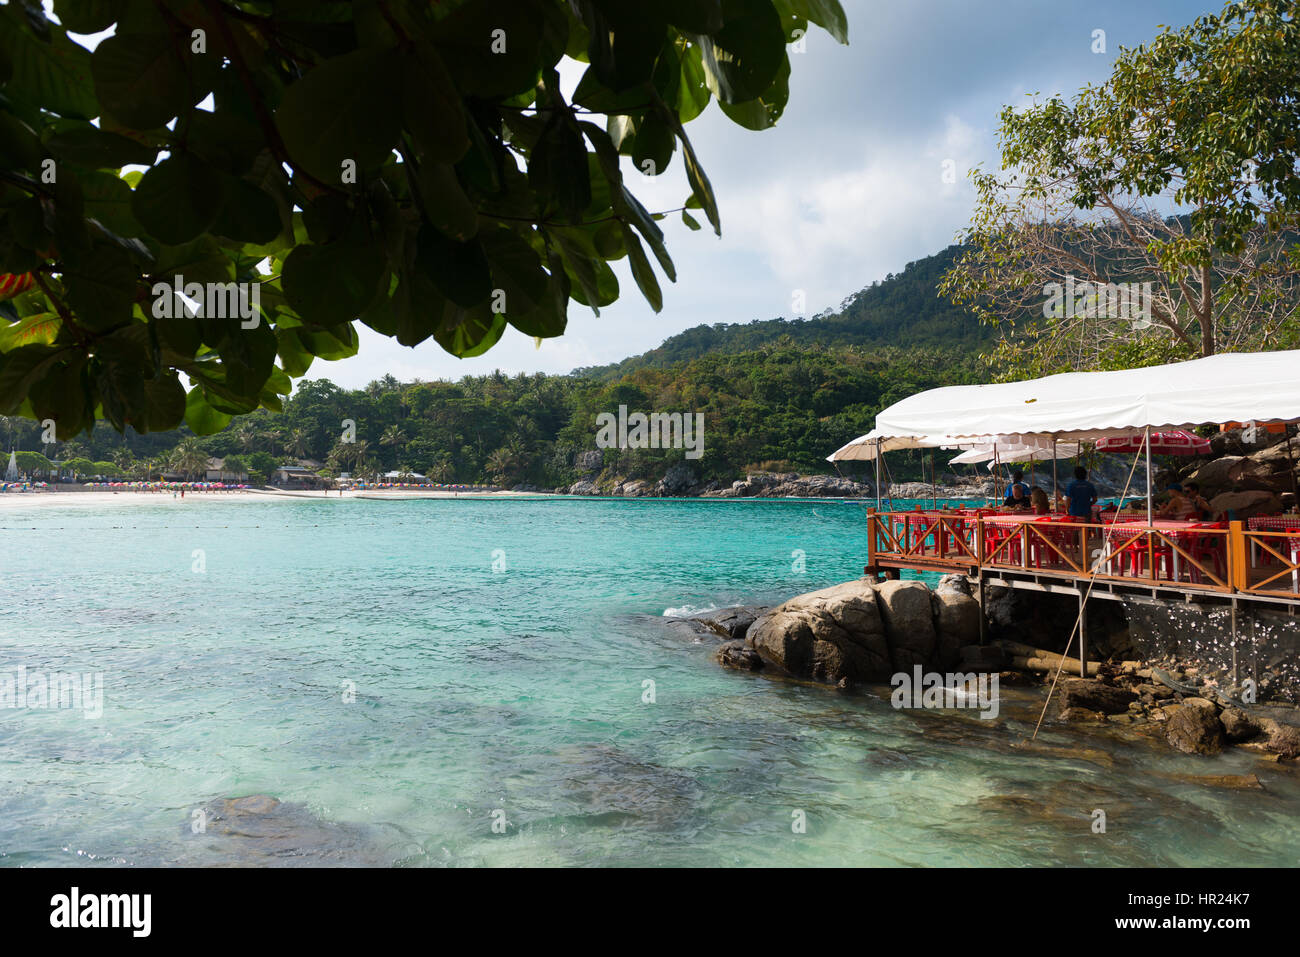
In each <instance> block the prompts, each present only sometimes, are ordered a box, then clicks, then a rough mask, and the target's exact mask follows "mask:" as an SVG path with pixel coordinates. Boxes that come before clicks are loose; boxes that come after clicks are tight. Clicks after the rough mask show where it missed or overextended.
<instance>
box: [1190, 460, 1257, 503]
mask: <svg viewBox="0 0 1300 957" xmlns="http://www.w3.org/2000/svg"><path fill="white" fill-rule="evenodd" d="M1244 461H1246V459H1245V458H1244V457H1243V456H1240V455H1225V456H1223V457H1222V458H1218V459H1214V460H1213V461H1210V462H1206V463H1205V464H1204V465H1202V466H1201V467H1200V468H1199V469H1197V470H1196V471H1195V472H1193V473H1192V474H1191V476H1189V478H1190V479H1191V480H1192V481H1195V482H1197V483H1199V484H1200V486H1201V494H1202V495H1206V496H1213V495H1217V494H1218V493H1219V492H1221V491H1223V490H1224V489H1228V488H1231V487H1232V485H1233V483H1234V482H1235V481H1236V476H1235V475H1234V474H1233V470H1234V469H1236V468H1237V466H1239V465H1240V464H1241V463H1242V462H1244Z"/></svg>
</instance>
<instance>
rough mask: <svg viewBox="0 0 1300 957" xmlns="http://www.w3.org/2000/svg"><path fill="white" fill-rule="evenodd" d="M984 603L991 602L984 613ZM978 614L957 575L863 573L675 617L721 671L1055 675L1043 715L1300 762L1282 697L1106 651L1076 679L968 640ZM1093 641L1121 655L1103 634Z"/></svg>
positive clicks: (1047, 660)
mask: <svg viewBox="0 0 1300 957" xmlns="http://www.w3.org/2000/svg"><path fill="white" fill-rule="evenodd" d="M1019 597H1022V598H1023V596H1019ZM1002 610H1003V611H1005V609H1002ZM995 611H996V609H995V608H994V607H992V603H991V607H990V609H989V612H990V614H993V613H994V612H995ZM982 614H984V612H983V610H981V608H980V605H979V603H978V602H977V601H976V600H975V598H974V597H973V596H972V595H971V590H970V585H969V583H968V582H967V581H966V580H965V579H964V578H962V577H960V576H947V577H945V578H944V579H943V580H942V581H941V582H940V583H939V586H938V587H936V588H935V589H934V590H933V591H932V590H931V589H930V588H929V587H928V586H927V585H925V584H924V583H923V582H919V581H885V582H877V581H874V580H871V579H867V578H863V579H858V580H856V581H849V582H844V583H842V584H839V585H834V586H832V587H830V588H824V589H821V590H819V591H814V592H810V593H808V594H804V595H798V596H795V597H794V598H791V599H789V600H788V601H786V602H784V603H782V604H781V605H778V606H776V607H774V608H768V607H762V606H737V607H733V608H724V609H720V610H717V611H710V612H701V613H697V614H694V615H690V616H687V617H685V618H681V619H675V620H674V623H675V625H676V626H677V627H679V628H685V629H688V630H689V632H690V633H691V634H692V635H693V636H694V637H695V638H696V639H697V640H701V641H715V642H716V643H717V647H716V649H715V651H714V658H715V659H716V660H717V661H718V662H719V663H720V664H722V665H723V666H725V667H728V668H733V669H736V670H740V671H748V672H757V673H760V674H762V675H764V676H767V677H773V678H777V679H787V680H788V679H793V680H800V681H808V682H813V683H817V684H823V685H826V686H828V687H833V688H836V689H838V690H839V691H841V692H853V691H855V690H863V691H867V692H868V693H873V692H874V693H880V694H882V696H885V697H888V696H889V691H888V690H887V689H888V687H889V686H891V685H892V684H894V683H896V682H897V680H898V679H897V677H896V676H898V675H907V674H910V673H912V672H913V671H914V670H915V669H921V670H923V671H925V672H927V673H936V674H941V675H942V674H947V675H954V674H955V677H956V678H957V679H960V680H961V681H962V682H963V683H964V684H966V685H968V686H969V687H970V689H971V692H972V693H973V692H974V688H975V682H976V679H977V677H978V676H980V675H983V676H985V677H986V678H987V677H988V676H990V675H992V674H996V675H997V676H998V681H999V684H1000V685H1005V686H1012V685H1014V686H1017V687H1027V688H1034V687H1038V688H1041V689H1042V691H1043V694H1044V698H1046V697H1047V693H1048V690H1049V688H1050V687H1051V685H1052V684H1053V681H1054V679H1055V678H1058V677H1059V679H1060V680H1059V683H1057V685H1056V687H1055V690H1054V692H1053V693H1052V701H1051V704H1050V706H1049V709H1048V712H1047V720H1048V721H1050V722H1054V723H1069V724H1072V725H1076V726H1080V727H1082V728H1088V727H1090V726H1091V727H1095V728H1097V729H1098V731H1099V732H1104V731H1110V732H1116V733H1121V734H1123V735H1124V736H1126V737H1141V738H1146V739H1149V740H1151V741H1155V742H1161V743H1163V744H1165V745H1167V746H1168V747H1170V748H1173V749H1174V750H1177V751H1180V752H1183V753H1185V754H1196V755H1215V754H1219V753H1221V752H1224V751H1226V750H1227V749H1229V748H1240V749H1244V750H1246V751H1249V752H1252V753H1254V754H1255V755H1256V756H1258V757H1260V758H1261V759H1263V760H1267V761H1274V762H1284V763H1288V764H1292V765H1295V766H1297V767H1300V710H1298V709H1297V708H1296V707H1295V706H1294V705H1293V704H1290V703H1288V702H1286V701H1285V699H1282V698H1278V699H1277V700H1276V701H1273V702H1268V703H1266V704H1263V705H1255V704H1249V705H1248V704H1244V703H1242V702H1241V701H1239V700H1235V699H1234V698H1232V697H1230V695H1231V694H1232V693H1233V692H1237V691H1239V690H1240V689H1232V688H1228V689H1226V690H1221V683H1220V682H1219V681H1218V680H1217V679H1216V678H1215V677H1214V676H1213V675H1212V674H1209V673H1202V668H1201V667H1200V666H1199V665H1198V664H1195V663H1192V662H1189V661H1186V660H1178V659H1173V658H1161V659H1158V660H1150V661H1140V660H1133V659H1123V660H1121V659H1118V658H1115V657H1113V656H1112V657H1111V658H1110V659H1108V660H1105V661H1102V662H1091V661H1090V663H1089V668H1088V669H1086V670H1087V676H1082V675H1081V672H1082V671H1083V670H1084V669H1082V668H1081V667H1080V666H1079V663H1078V661H1077V659H1070V658H1065V659H1063V660H1062V659H1061V657H1060V656H1059V655H1056V654H1054V653H1053V652H1051V651H1047V650H1039V649H1036V648H1030V647H1028V646H1025V645H1022V644H1020V643H1018V642H1016V641H1012V640H1009V639H995V640H994V641H993V642H990V643H988V644H984V645H981V644H979V640H980V617H981V615H982ZM1043 617H1044V618H1047V619H1050V617H1051V616H1050V614H1047V615H1045V616H1043ZM1098 644H1099V645H1100V647H1101V648H1102V649H1106V648H1107V647H1109V648H1110V649H1112V650H1122V651H1127V652H1131V647H1127V646H1125V643H1124V641H1123V640H1122V639H1117V638H1115V637H1114V636H1109V640H1108V639H1107V638H1102V639H1101V640H1100V641H1099V642H1098ZM1101 653H1102V654H1105V653H1106V652H1105V651H1104V650H1103V651H1102V652H1101ZM1058 668H1060V669H1062V670H1063V671H1064V673H1063V674H1059V673H1058V672H1057V669H1058ZM1071 671H1073V673H1074V674H1073V676H1072V675H1071V674H1070V672H1071ZM880 686H885V689H884V690H881V689H880Z"/></svg>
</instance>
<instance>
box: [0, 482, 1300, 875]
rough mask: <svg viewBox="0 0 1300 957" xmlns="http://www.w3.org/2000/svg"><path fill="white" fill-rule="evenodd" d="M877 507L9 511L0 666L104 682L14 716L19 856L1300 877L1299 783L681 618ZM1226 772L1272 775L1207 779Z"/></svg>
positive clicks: (1028, 703) (753, 587)
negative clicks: (762, 671) (740, 650)
mask: <svg viewBox="0 0 1300 957" xmlns="http://www.w3.org/2000/svg"><path fill="white" fill-rule="evenodd" d="M864 515H865V508H864V506H863V505H862V504H860V503H842V502H825V501H823V502H801V501H754V500H748V501H726V500H723V501H718V500H714V501H701V500H685V501H671V500H657V501H638V500H629V501H623V500H608V499H606V500H601V499H594V500H593V499H583V500H568V499H536V500H524V499H519V500H494V501H483V500H465V499H459V500H451V501H445V500H444V501H432V500H421V501H404V502H380V501H364V500H344V501H340V500H316V501H312V500H294V501H272V502H251V503H250V502H239V503H232V502H229V501H226V502H222V501H221V500H219V499H214V500H202V499H195V498H194V497H191V498H189V499H187V500H186V501H185V502H184V503H179V502H176V501H173V500H166V501H162V502H158V503H150V504H139V505H131V506H126V507H120V508H111V509H101V510H92V509H89V508H86V507H66V508H64V507H58V508H52V507H42V508H39V509H37V508H30V509H26V508H21V507H20V508H11V509H6V510H5V511H3V512H0V582H2V583H3V588H4V595H5V600H4V601H3V603H0V672H3V671H4V670H5V669H16V668H17V667H19V666H26V667H27V668H28V669H29V671H34V670H40V669H44V670H46V671H54V670H62V671H77V672H102V673H103V675H104V682H105V684H104V689H105V690H104V713H103V716H102V718H100V719H99V720H86V719H84V718H83V717H82V716H81V715H80V714H78V713H74V712H72V711H68V710H61V711H56V710H0V776H2V778H3V781H4V786H3V789H2V790H0V863H3V864H6V865H10V866H15V865H31V864H53V865H58V864H85V863H88V862H98V863H103V864H108V865H114V864H171V863H176V864H186V865H200V864H262V863H283V864H294V863H305V864H353V863H355V864H398V865H404V866H427V865H444V864H445V865H465V864H489V865H526V864H580V865H592V864H620V865H650V866H662V865H758V864H835V865H846V864H884V865H890V864H924V865H963V864H994V865H997V864H1052V863H1065V864H1097V865H1158V866H1163V865H1252V864H1282V865H1294V864H1295V863H1296V862H1297V859H1298V858H1300V815H1298V814H1297V811H1298V810H1300V772H1297V771H1296V770H1294V769H1292V770H1287V769H1284V768H1278V767H1277V766H1275V765H1267V764H1265V763H1263V762H1260V761H1258V760H1256V759H1255V758H1253V757H1251V756H1249V755H1246V754H1243V753H1234V754H1230V755H1226V756H1224V757H1221V758H1218V759H1206V758H1192V757H1183V756H1180V755H1176V754H1173V753H1172V752H1169V751H1167V750H1165V749H1164V748H1163V747H1161V748H1155V747H1152V746H1150V745H1148V744H1145V743H1142V742H1125V741H1120V740H1118V739H1116V740H1107V739H1104V738H1099V737H1097V736H1096V735H1089V734H1085V733H1081V732H1078V731H1075V730H1073V729H1067V728H1062V727H1059V726H1056V727H1051V728H1050V729H1049V730H1048V732H1047V733H1046V734H1045V735H1042V736H1040V742H1043V744H1044V745H1045V747H1044V748H1041V749H1039V750H1038V751H1035V752H1029V751H1026V750H1025V749H1023V748H1021V747H1019V746H1018V745H1019V743H1020V742H1021V741H1022V740H1023V738H1025V737H1026V736H1027V733H1028V731H1029V729H1030V728H1032V723H1033V721H1034V719H1035V718H1036V716H1037V705H1036V702H1037V700H1038V699H1037V698H1036V697H1035V696H1034V695H1033V694H1031V693H1030V692H1018V691H1016V690H1015V689H1007V688H1004V689H1003V703H1002V715H1001V717H1000V719H999V720H998V721H995V722H988V721H979V720H975V719H974V717H973V713H969V712H968V713H961V714H958V713H952V712H949V713H946V714H936V713H933V712H928V713H922V712H907V711H895V710H893V709H892V708H891V707H890V706H889V703H888V701H887V700H882V699H881V698H880V697H879V696H878V694H879V692H880V690H881V689H877V693H876V694H870V693H868V694H859V695H844V694H841V693H838V692H835V691H832V690H827V689H824V688H818V687H809V686H804V685H799V684H792V683H783V682H777V681H772V680H768V679H765V678H763V677H760V676H754V675H749V674H740V673H736V672H731V671H727V670H724V669H722V668H721V667H719V666H718V665H716V664H715V663H714V662H713V661H712V659H711V654H712V651H713V647H714V645H713V643H712V642H699V643H697V642H693V641H691V640H690V639H689V638H684V637H683V636H682V634H681V631H682V630H680V629H672V628H670V627H666V626H665V619H664V612H665V611H666V610H669V609H675V610H678V611H683V610H691V609H704V608H710V607H721V606H725V605H731V604H737V603H753V602H763V603H774V602H777V601H780V600H782V599H784V598H786V597H789V596H791V595H794V594H797V593H800V592H803V591H808V590H810V589H813V588H818V587H822V586H825V585H829V584H832V583H835V582H839V581H843V580H845V579H848V578H852V577H856V576H857V575H859V574H860V573H861V567H862V563H863V551H864V542H863V530H864ZM494 553H495V554H494ZM799 553H802V556H803V561H802V563H799V562H798V558H799ZM494 561H495V563H496V565H497V569H498V570H494ZM503 561H504V566H505V567H504V570H500V569H501V565H502V562H503ZM800 564H801V565H802V568H803V570H802V571H797V570H796V567H797V566H799V565H800ZM200 565H201V566H202V570H196V568H198V567H199V566H200ZM647 681H653V683H654V684H653V691H654V695H653V698H654V700H653V702H652V703H651V702H648V701H646V700H644V699H645V698H646V697H647V695H646V687H647V686H646V685H645V682H647ZM353 685H354V686H355V696H356V700H355V702H354V703H346V702H345V697H346V693H347V691H348V690H349V688H350V687H352V686H353ZM883 691H884V692H885V693H887V691H888V689H883ZM1069 749H1084V750H1082V751H1071V750H1069ZM1225 773H1258V775H1259V777H1260V780H1261V781H1262V782H1263V784H1264V788H1263V789H1262V790H1252V791H1233V790H1224V789H1220V788H1213V787H1207V786H1205V785H1204V784H1202V783H1196V782H1188V781H1186V780H1183V779H1181V778H1180V776H1181V775H1198V774H1200V775H1204V774H1225ZM251 794H268V795H273V796H274V797H276V798H278V799H279V800H281V801H282V802H284V803H283V804H282V805H281V807H280V808H279V809H278V810H277V812H276V814H275V815H274V816H273V817H272V818H271V819H270V820H269V821H267V822H262V821H255V822H252V823H248V824H247V826H244V825H242V824H240V823H239V822H238V821H236V826H234V827H233V831H235V832H236V833H231V831H232V827H231V826H229V820H230V819H229V818H227V826H224V827H223V826H219V823H218V822H215V819H214V826H213V827H210V828H208V829H206V830H204V831H202V832H200V833H195V828H194V826H193V823H194V822H195V821H196V820H197V818H196V811H200V812H203V814H205V815H210V814H211V811H212V809H213V808H214V807H216V806H217V805H216V804H215V803H214V802H219V801H220V800H221V799H223V798H230V797H237V796H241V795H251ZM1098 809H1100V810H1104V811H1105V813H1106V822H1107V827H1106V833H1104V834H1096V833H1093V828H1092V824H1093V821H1094V818H1095V815H1094V811H1095V810H1098ZM800 817H802V819H803V820H804V821H805V822H806V830H805V831H804V833H796V831H795V829H794V828H792V824H793V823H794V822H795V821H796V820H797V819H799V818H800ZM205 819H206V818H205ZM500 821H504V822H505V824H504V833H495V832H494V829H493V824H494V822H500Z"/></svg>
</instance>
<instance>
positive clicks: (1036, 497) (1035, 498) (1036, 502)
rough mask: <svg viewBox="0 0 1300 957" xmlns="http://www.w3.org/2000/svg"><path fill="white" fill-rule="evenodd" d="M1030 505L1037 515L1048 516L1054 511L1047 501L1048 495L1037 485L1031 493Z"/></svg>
mask: <svg viewBox="0 0 1300 957" xmlns="http://www.w3.org/2000/svg"><path fill="white" fill-rule="evenodd" d="M1029 504H1030V505H1032V506H1033V507H1034V514H1035V515H1047V514H1048V513H1049V512H1051V510H1052V507H1051V505H1050V504H1048V501H1047V493H1046V492H1044V491H1043V490H1042V489H1041V488H1039V487H1038V486H1037V485H1035V486H1034V487H1033V489H1032V490H1030V492H1029Z"/></svg>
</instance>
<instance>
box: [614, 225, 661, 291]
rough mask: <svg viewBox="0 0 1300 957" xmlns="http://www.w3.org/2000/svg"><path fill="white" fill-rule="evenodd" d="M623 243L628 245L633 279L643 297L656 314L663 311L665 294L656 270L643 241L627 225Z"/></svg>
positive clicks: (624, 228) (624, 230) (628, 256)
mask: <svg viewBox="0 0 1300 957" xmlns="http://www.w3.org/2000/svg"><path fill="white" fill-rule="evenodd" d="M623 241H624V242H625V243H627V258H628V262H629V263H631V266H632V278H633V279H635V280H636V284H637V287H638V288H639V289H640V290H641V295H643V296H645V299H646V302H648V303H650V308H651V309H653V310H654V311H655V312H659V311H661V310H662V309H663V307H664V294H663V292H662V291H661V290H660V288H659V280H658V279H657V278H656V277H655V271H654V268H653V267H652V266H651V265H650V260H649V259H648V258H647V257H646V254H645V248H644V247H643V246H642V245H641V240H640V239H639V238H637V235H636V233H635V232H633V231H632V229H631V228H630V227H629V226H626V225H625V226H624V227H623Z"/></svg>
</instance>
